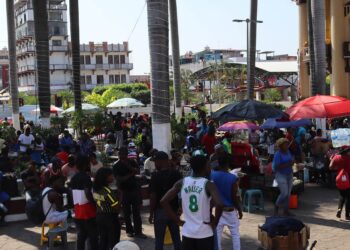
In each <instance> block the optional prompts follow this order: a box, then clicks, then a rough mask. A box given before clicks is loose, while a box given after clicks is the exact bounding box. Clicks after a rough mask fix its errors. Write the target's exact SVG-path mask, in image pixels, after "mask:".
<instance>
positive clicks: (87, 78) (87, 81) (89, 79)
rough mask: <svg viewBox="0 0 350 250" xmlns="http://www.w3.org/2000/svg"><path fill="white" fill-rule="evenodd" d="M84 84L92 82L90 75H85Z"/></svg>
mask: <svg viewBox="0 0 350 250" xmlns="http://www.w3.org/2000/svg"><path fill="white" fill-rule="evenodd" d="M86 84H92V79H91V76H90V75H87V76H86Z"/></svg>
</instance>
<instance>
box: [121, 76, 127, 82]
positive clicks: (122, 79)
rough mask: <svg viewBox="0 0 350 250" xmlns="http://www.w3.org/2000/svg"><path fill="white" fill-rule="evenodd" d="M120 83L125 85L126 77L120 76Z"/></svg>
mask: <svg viewBox="0 0 350 250" xmlns="http://www.w3.org/2000/svg"><path fill="white" fill-rule="evenodd" d="M120 82H121V83H126V75H120Z"/></svg>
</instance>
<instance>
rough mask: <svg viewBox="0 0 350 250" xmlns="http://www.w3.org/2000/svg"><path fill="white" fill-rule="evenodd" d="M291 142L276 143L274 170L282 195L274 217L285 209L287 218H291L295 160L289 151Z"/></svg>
mask: <svg viewBox="0 0 350 250" xmlns="http://www.w3.org/2000/svg"><path fill="white" fill-rule="evenodd" d="M289 144H290V143H289V140H287V139H286V138H280V139H278V140H277V142H276V146H277V147H278V151H277V152H276V153H275V155H274V158H273V162H272V169H273V171H274V172H275V174H276V175H275V180H276V182H277V184H278V188H279V189H280V195H279V196H278V198H277V201H276V203H275V212H274V215H275V216H277V215H278V210H279V208H283V210H284V215H285V216H291V215H292V214H291V213H290V212H289V199H290V194H291V192H292V188H293V168H292V166H293V164H294V160H293V157H292V154H291V153H290V151H289Z"/></svg>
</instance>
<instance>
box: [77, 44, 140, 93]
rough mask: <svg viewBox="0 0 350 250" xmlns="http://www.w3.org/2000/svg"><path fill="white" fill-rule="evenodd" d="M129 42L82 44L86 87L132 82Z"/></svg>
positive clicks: (81, 56) (83, 74)
mask: <svg viewBox="0 0 350 250" xmlns="http://www.w3.org/2000/svg"><path fill="white" fill-rule="evenodd" d="M128 47H129V46H128V43H127V42H123V44H108V43H107V42H103V43H102V44H95V43H93V42H89V44H82V45H80V64H81V72H80V74H81V83H82V86H83V87H85V89H91V88H93V87H95V86H97V85H108V84H118V83H130V70H132V69H133V64H132V63H130V62H129V53H130V52H131V51H129V48H128Z"/></svg>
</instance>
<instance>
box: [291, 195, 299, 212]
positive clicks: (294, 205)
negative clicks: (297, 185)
mask: <svg viewBox="0 0 350 250" xmlns="http://www.w3.org/2000/svg"><path fill="white" fill-rule="evenodd" d="M289 208H290V209H297V208H298V195H296V194H292V195H291V196H290V199H289Z"/></svg>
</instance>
